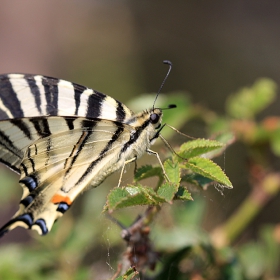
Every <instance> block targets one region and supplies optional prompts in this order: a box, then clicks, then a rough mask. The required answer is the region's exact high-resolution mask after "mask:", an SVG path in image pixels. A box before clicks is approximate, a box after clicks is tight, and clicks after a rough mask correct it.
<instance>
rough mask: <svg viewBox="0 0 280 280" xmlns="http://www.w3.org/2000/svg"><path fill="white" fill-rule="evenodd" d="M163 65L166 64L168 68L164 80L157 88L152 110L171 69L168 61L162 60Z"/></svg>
mask: <svg viewBox="0 0 280 280" xmlns="http://www.w3.org/2000/svg"><path fill="white" fill-rule="evenodd" d="M163 63H164V64H167V65H168V66H169V69H168V71H167V74H166V76H165V78H164V79H163V81H162V83H161V86H160V87H159V90H158V92H157V95H156V98H155V101H154V104H153V109H155V104H156V101H157V98H158V95H159V93H160V92H161V90H162V87H163V85H164V84H165V81H166V79H167V78H168V76H169V73H170V71H171V68H172V63H171V61H169V60H164V61H163Z"/></svg>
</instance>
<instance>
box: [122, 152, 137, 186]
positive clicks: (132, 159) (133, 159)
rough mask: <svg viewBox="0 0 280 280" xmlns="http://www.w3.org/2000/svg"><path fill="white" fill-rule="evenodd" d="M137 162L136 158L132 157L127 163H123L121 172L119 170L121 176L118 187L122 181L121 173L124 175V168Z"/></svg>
mask: <svg viewBox="0 0 280 280" xmlns="http://www.w3.org/2000/svg"><path fill="white" fill-rule="evenodd" d="M136 160H137V157H136V156H135V157H133V158H131V159H129V160H127V161H125V162H124V164H123V166H122V170H121V175H120V179H119V183H118V187H119V186H120V185H121V181H122V176H123V173H124V168H125V166H126V165H127V164H128V163H130V162H133V161H136Z"/></svg>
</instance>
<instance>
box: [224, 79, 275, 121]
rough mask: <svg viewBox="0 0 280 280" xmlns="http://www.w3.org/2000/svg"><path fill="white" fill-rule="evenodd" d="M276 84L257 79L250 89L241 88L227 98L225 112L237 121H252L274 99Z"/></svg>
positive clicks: (267, 80) (268, 80)
mask: <svg viewBox="0 0 280 280" xmlns="http://www.w3.org/2000/svg"><path fill="white" fill-rule="evenodd" d="M276 87H277V86H276V84H275V83H274V82H273V81H272V80H270V79H265V78H263V79H259V80H257V81H256V82H255V83H254V84H253V86H252V87H251V88H243V89H241V90H240V91H239V92H238V93H237V94H235V95H232V96H230V97H229V99H228V101H227V112H228V114H229V115H230V116H232V117H234V118H237V119H252V118H253V117H254V116H255V115H256V114H257V113H259V112H261V111H262V110H263V109H265V108H266V107H267V106H268V105H269V104H271V103H272V102H273V101H274V99H275V98H276Z"/></svg>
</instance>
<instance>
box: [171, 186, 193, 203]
mask: <svg viewBox="0 0 280 280" xmlns="http://www.w3.org/2000/svg"><path fill="white" fill-rule="evenodd" d="M175 199H181V200H193V198H192V195H191V194H190V193H189V192H188V190H187V189H186V188H183V187H179V189H178V191H177V193H176V194H175Z"/></svg>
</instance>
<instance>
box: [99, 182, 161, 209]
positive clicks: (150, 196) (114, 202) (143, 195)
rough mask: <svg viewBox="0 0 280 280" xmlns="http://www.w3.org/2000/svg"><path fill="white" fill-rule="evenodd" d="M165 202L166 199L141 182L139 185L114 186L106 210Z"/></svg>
mask: <svg viewBox="0 0 280 280" xmlns="http://www.w3.org/2000/svg"><path fill="white" fill-rule="evenodd" d="M162 202H165V199H163V198H161V197H160V196H158V195H157V194H156V193H155V191H154V190H153V189H151V188H148V187H144V186H142V185H140V184H138V185H137V186H130V185H128V186H126V187H124V188H118V187H116V188H114V189H112V190H111V192H110V193H109V195H108V197H107V203H106V206H105V208H104V210H110V211H112V210H115V209H119V208H123V207H129V206H136V205H158V204H160V203H162Z"/></svg>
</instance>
